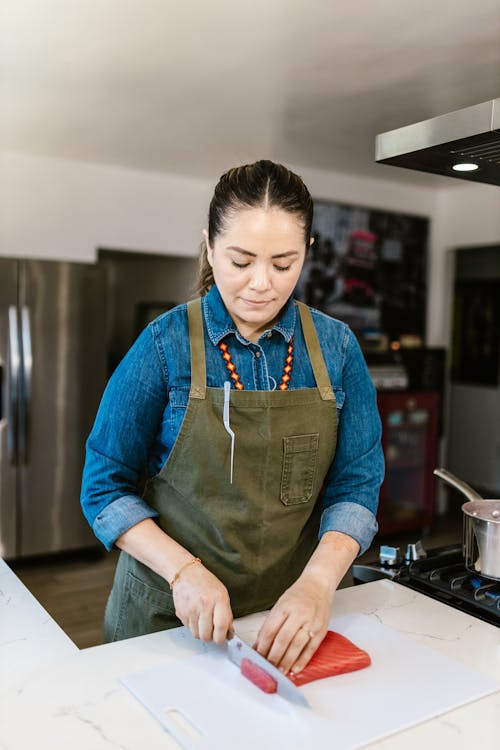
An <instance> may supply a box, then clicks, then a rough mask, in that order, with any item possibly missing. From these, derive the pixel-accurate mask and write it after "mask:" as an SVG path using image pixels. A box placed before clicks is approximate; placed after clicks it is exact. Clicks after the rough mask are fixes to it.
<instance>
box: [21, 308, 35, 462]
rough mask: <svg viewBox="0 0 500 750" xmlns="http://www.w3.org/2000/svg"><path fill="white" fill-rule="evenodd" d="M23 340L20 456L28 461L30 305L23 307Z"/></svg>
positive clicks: (23, 460)
mask: <svg viewBox="0 0 500 750" xmlns="http://www.w3.org/2000/svg"><path fill="white" fill-rule="evenodd" d="M21 341H22V346H23V350H22V362H21V365H22V400H21V401H20V406H21V407H22V408H20V409H19V458H20V460H21V462H22V463H23V464H26V463H27V462H28V430H29V419H30V409H31V376H32V371H33V350H32V347H31V320H30V311H29V307H27V306H26V305H23V306H22V307H21Z"/></svg>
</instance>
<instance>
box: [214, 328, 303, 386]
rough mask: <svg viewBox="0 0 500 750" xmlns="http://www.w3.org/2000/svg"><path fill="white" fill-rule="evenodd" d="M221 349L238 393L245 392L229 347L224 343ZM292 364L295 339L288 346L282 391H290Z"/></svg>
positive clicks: (221, 344)
mask: <svg viewBox="0 0 500 750" xmlns="http://www.w3.org/2000/svg"><path fill="white" fill-rule="evenodd" d="M219 349H220V350H221V352H222V359H223V360H224V361H225V363H226V367H227V369H228V370H229V373H230V375H231V378H232V379H233V382H234V387H235V388H236V389H237V390H238V391H243V390H245V386H244V385H243V383H242V382H241V380H240V376H239V375H238V373H237V372H236V366H235V364H234V362H233V361H232V359H231V353H230V352H229V349H228V346H227V344H226V343H225V342H224V341H221V342H220V344H219ZM292 362H293V338H291V339H290V343H289V344H288V349H287V356H286V359H285V366H284V367H283V375H282V376H281V384H280V385H279V386H278V388H279V390H280V391H286V390H287V389H288V383H289V382H290V378H291V375H292Z"/></svg>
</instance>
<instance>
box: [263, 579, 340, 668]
mask: <svg viewBox="0 0 500 750" xmlns="http://www.w3.org/2000/svg"><path fill="white" fill-rule="evenodd" d="M333 595H334V590H332V587H331V586H327V585H326V584H325V582H324V581H322V580H318V579H317V578H315V577H314V576H308V575H304V574H302V576H301V577H300V578H299V579H298V580H297V581H296V582H295V583H294V584H293V585H292V586H290V588H289V589H287V590H286V591H285V592H284V593H283V594H282V595H281V597H280V598H279V599H278V601H277V602H276V604H275V605H274V607H273V608H272V610H271V612H270V613H269V615H268V616H267V618H266V620H265V622H264V624H263V625H262V627H261V629H260V631H259V634H258V636H257V640H256V642H255V643H254V648H256V649H257V651H258V652H259V653H260V654H262V656H265V657H266V658H267V659H268V660H269V661H270V662H272V664H274V665H275V666H277V667H278V668H279V669H280V670H281V671H282V672H284V673H285V674H286V673H287V672H289V671H291V672H294V673H295V674H296V673H297V672H300V671H301V670H302V669H303V668H304V667H305V666H306V664H307V663H308V661H309V660H310V658H311V657H312V655H313V654H314V652H315V651H316V649H317V648H318V646H319V645H320V643H321V641H322V640H323V638H324V637H325V635H326V632H327V630H328V622H329V619H330V611H331V607H332V601H333Z"/></svg>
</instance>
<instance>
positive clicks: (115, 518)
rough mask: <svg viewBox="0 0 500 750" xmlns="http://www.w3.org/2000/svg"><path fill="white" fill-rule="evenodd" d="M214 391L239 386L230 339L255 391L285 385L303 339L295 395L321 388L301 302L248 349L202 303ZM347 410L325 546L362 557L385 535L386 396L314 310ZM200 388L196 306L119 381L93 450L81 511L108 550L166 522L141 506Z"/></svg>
mask: <svg viewBox="0 0 500 750" xmlns="http://www.w3.org/2000/svg"><path fill="white" fill-rule="evenodd" d="M202 311H203V319H204V335H205V351H206V366H207V386H209V387H216V388H223V386H224V381H226V380H228V379H229V373H228V370H227V369H226V364H225V362H224V360H223V359H222V354H221V351H220V350H219V348H218V344H219V342H220V341H221V340H222V339H224V340H225V341H226V343H227V345H228V347H229V350H230V353H231V356H232V361H233V363H234V364H235V366H236V370H237V372H238V373H239V375H240V379H241V381H242V383H243V384H244V386H245V388H246V389H247V390H273V389H275V388H276V387H277V384H278V385H279V383H280V382H281V375H282V373H283V367H284V364H285V358H286V356H287V347H288V343H289V342H290V339H291V338H292V337H293V347H294V350H293V369H292V373H291V381H290V383H289V388H290V389H292V388H313V387H315V385H316V382H315V379H314V375H313V371H312V368H311V363H310V360H309V356H308V354H307V349H306V345H305V341H304V337H303V334H302V328H301V325H300V317H299V314H298V310H297V306H296V303H295V301H294V299H293V297H291V298H290V299H289V300H288V302H287V303H286V305H285V307H284V308H283V311H282V313H281V315H280V318H279V319H278V320H277V321H276V323H275V324H274V325H273V326H272V327H271V328H269V329H268V330H267V331H264V333H262V335H261V336H260V338H259V340H258V341H257V343H252V342H250V341H248V340H247V339H245V338H244V337H243V336H242V335H241V334H240V333H239V331H238V329H237V328H236V326H235V324H234V322H233V320H232V318H231V316H230V315H229V313H228V312H227V310H226V308H225V306H224V303H223V301H222V298H221V296H220V293H219V291H218V289H217V287H216V286H213V287H212V288H211V289H210V291H209V292H208V294H207V295H206V296H205V297H203V299H202ZM312 316H313V321H314V324H315V327H316V331H317V334H318V338H319V342H320V345H321V350H322V353H323V357H324V360H325V363H326V367H327V369H328V374H329V376H330V380H331V383H332V387H333V390H334V392H335V397H336V400H337V412H338V417H339V419H338V435H337V449H336V453H335V458H334V460H333V463H332V465H331V467H330V470H329V472H328V475H327V478H326V480H325V485H324V491H323V493H322V495H321V499H320V501H319V502H321V503H322V515H321V523H320V528H319V530H318V532H319V537H320V538H321V536H322V535H323V534H324V533H325V532H326V531H341V532H343V533H345V534H348V535H349V536H351V537H352V538H353V539H355V540H356V541H357V542H358V543H359V545H360V553H359V554H362V553H363V552H364V551H365V550H366V549H367V548H368V547H369V546H370V544H371V541H372V539H373V537H374V535H375V533H376V532H377V528H378V527H377V522H376V519H375V513H376V510H377V503H378V493H379V488H380V484H381V482H382V479H383V473H384V461H383V454H382V448H381V425H380V419H379V415H378V411H377V405H376V394H375V389H374V386H373V383H372V381H371V378H370V375H369V373H368V370H367V367H366V363H365V360H364V357H363V355H362V352H361V350H360V348H359V345H358V343H357V340H356V338H355V336H354V335H353V333H352V331H351V330H350V329H349V328H348V326H347V325H345V324H344V323H341V322H340V321H338V320H335V319H333V318H330V317H329V316H328V315H325V314H324V313H322V312H319V311H317V310H312ZM190 380H191V366H190V347H189V332H188V321H187V306H186V304H183V305H179V306H177V307H175V308H173V309H172V310H169V311H168V312H166V313H164V314H163V315H160V316H159V317H158V318H156V320H154V321H153V322H152V323H150V324H149V325H148V326H147V327H146V328H145V329H144V330H143V332H142V333H141V334H140V336H139V337H138V339H137V340H136V342H135V343H134V344H133V346H132V347H131V349H130V350H129V352H128V353H127V354H126V355H125V357H124V358H123V360H122V361H121V363H120V364H119V365H118V367H117V369H116V370H115V372H114V373H113V375H112V376H111V378H110V380H109V382H108V385H107V387H106V390H105V392H104V395H103V398H102V401H101V404H100V407H99V410H98V413H97V417H96V420H95V424H94V426H93V428H92V431H91V433H90V436H89V438H88V440H87V446H86V448H87V450H86V462H85V468H84V472H83V481H82V494H81V503H82V508H83V512H84V514H85V516H86V518H87V520H88V522H89V524H90V525H91V527H92V529H93V531H94V533H95V535H96V536H97V537H98V539H100V541H101V542H102V543H103V544H104V546H105V547H106V548H107V549H112V548H113V546H114V542H115V540H116V539H117V538H118V537H119V536H120V535H121V534H123V533H124V532H125V531H127V530H128V529H129V528H131V527H132V526H134V525H135V524H137V523H139V522H140V521H142V520H144V519H145V518H152V517H155V516H156V515H157V513H156V512H155V511H154V510H153V509H152V508H151V507H149V506H148V504H147V503H146V502H145V501H144V500H143V499H142V498H141V491H140V487H141V484H142V483H143V482H144V480H145V479H147V478H148V477H152V476H155V475H156V474H158V472H159V471H160V469H161V468H162V466H163V465H164V463H165V462H166V460H167V458H168V456H169V454H170V452H171V450H172V448H173V445H174V443H175V440H176V437H177V435H178V433H179V430H180V427H181V424H182V420H183V418H184V414H185V411H186V406H187V402H188V397H189V388H190Z"/></svg>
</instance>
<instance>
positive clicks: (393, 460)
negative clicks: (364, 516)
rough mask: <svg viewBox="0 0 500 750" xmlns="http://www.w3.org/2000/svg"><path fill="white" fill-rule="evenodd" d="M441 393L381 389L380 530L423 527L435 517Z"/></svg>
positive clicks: (379, 400) (385, 531)
mask: <svg viewBox="0 0 500 750" xmlns="http://www.w3.org/2000/svg"><path fill="white" fill-rule="evenodd" d="M439 402H440V394H439V393H438V392H435V391H425V392H424V391H398V392H395V391H392V392H386V391H379V392H378V394H377V403H378V408H379V412H380V418H381V420H382V446H383V450H384V456H385V462H386V472H385V479H384V482H383V484H382V487H381V491H380V503H379V512H378V523H379V531H380V533H381V534H387V533H393V532H397V531H405V530H407V529H425V528H427V527H428V526H429V525H430V524H431V522H432V519H433V516H434V500H435V481H434V476H433V473H432V472H433V469H434V468H435V466H436V460H437V433H438V414H439Z"/></svg>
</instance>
